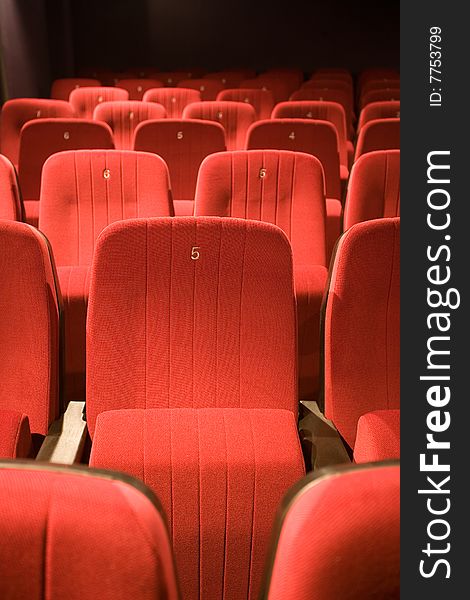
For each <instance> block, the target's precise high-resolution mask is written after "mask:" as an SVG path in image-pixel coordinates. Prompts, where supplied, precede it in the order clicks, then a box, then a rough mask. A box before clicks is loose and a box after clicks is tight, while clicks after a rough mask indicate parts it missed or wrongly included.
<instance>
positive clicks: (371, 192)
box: [344, 150, 400, 231]
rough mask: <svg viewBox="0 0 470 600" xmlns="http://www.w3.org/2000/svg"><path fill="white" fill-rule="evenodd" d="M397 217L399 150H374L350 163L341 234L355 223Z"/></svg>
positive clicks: (398, 202)
mask: <svg viewBox="0 0 470 600" xmlns="http://www.w3.org/2000/svg"><path fill="white" fill-rule="evenodd" d="M398 216H400V150H376V151H375V152H369V153H367V154H363V155H362V156H361V157H360V158H358V160H357V161H356V162H355V163H354V168H353V169H352V171H351V177H350V180H349V184H348V195H347V198H346V204H345V206H344V230H345V231H346V230H347V229H349V227H351V226H352V225H354V224H355V223H360V222H361V221H368V220H369V219H379V218H381V217H398Z"/></svg>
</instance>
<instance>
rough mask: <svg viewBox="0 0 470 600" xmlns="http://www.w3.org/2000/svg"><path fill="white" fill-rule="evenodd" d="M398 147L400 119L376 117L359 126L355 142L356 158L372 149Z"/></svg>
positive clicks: (393, 148)
mask: <svg viewBox="0 0 470 600" xmlns="http://www.w3.org/2000/svg"><path fill="white" fill-rule="evenodd" d="M397 149H398V150H399V149H400V119H376V120H375V121H369V122H368V123H366V124H365V125H364V127H362V128H361V131H360V132H359V137H358V139H357V144H356V160H357V159H358V157H359V156H362V154H366V152H373V151H374V150H397Z"/></svg>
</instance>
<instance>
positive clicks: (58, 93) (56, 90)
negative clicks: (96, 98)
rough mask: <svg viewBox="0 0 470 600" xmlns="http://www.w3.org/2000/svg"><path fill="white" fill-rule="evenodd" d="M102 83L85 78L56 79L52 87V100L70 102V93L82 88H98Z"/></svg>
mask: <svg viewBox="0 0 470 600" xmlns="http://www.w3.org/2000/svg"><path fill="white" fill-rule="evenodd" d="M98 86H101V81H99V80H98V79H91V78H85V77H65V78H64V79H55V80H54V81H53V82H52V86H51V98H53V99H54V100H65V102H68V101H69V96H70V92H72V91H73V90H76V89H78V88H81V87H98Z"/></svg>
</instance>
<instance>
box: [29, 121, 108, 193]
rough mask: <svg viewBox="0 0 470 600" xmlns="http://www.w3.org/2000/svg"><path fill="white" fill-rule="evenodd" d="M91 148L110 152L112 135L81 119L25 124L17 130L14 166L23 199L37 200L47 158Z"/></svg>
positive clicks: (102, 125)
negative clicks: (17, 147)
mask: <svg viewBox="0 0 470 600" xmlns="http://www.w3.org/2000/svg"><path fill="white" fill-rule="evenodd" d="M92 148H104V149H112V148H114V143H113V132H112V131H111V129H110V128H109V127H108V126H107V125H105V124H104V123H97V122H93V121H91V120H85V119H41V120H40V121H31V122H29V123H26V125H24V127H23V129H22V130H21V138H20V157H19V164H18V178H19V181H20V185H21V191H22V193H23V199H24V200H39V194H40V188H41V173H42V167H43V165H44V163H45V162H46V160H47V159H48V158H49V156H51V155H52V154H55V153H57V152H64V151H66V150H81V149H92Z"/></svg>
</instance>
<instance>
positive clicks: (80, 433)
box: [36, 402, 87, 465]
mask: <svg viewBox="0 0 470 600" xmlns="http://www.w3.org/2000/svg"><path fill="white" fill-rule="evenodd" d="M84 406H85V402H70V403H69V405H68V407H67V410H66V411H65V413H64V414H63V415H62V416H61V417H60V418H59V419H57V421H54V422H53V423H52V424H51V426H50V427H49V432H48V434H47V436H46V439H45V440H44V442H43V443H42V446H41V448H40V449H39V452H38V455H37V456H36V460H40V461H45V462H53V463H59V464H64V465H72V464H73V463H76V462H80V459H81V457H82V454H83V447H84V445H85V440H86V435H87V425H86V421H84V420H83V417H82V415H83V408H84Z"/></svg>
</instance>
